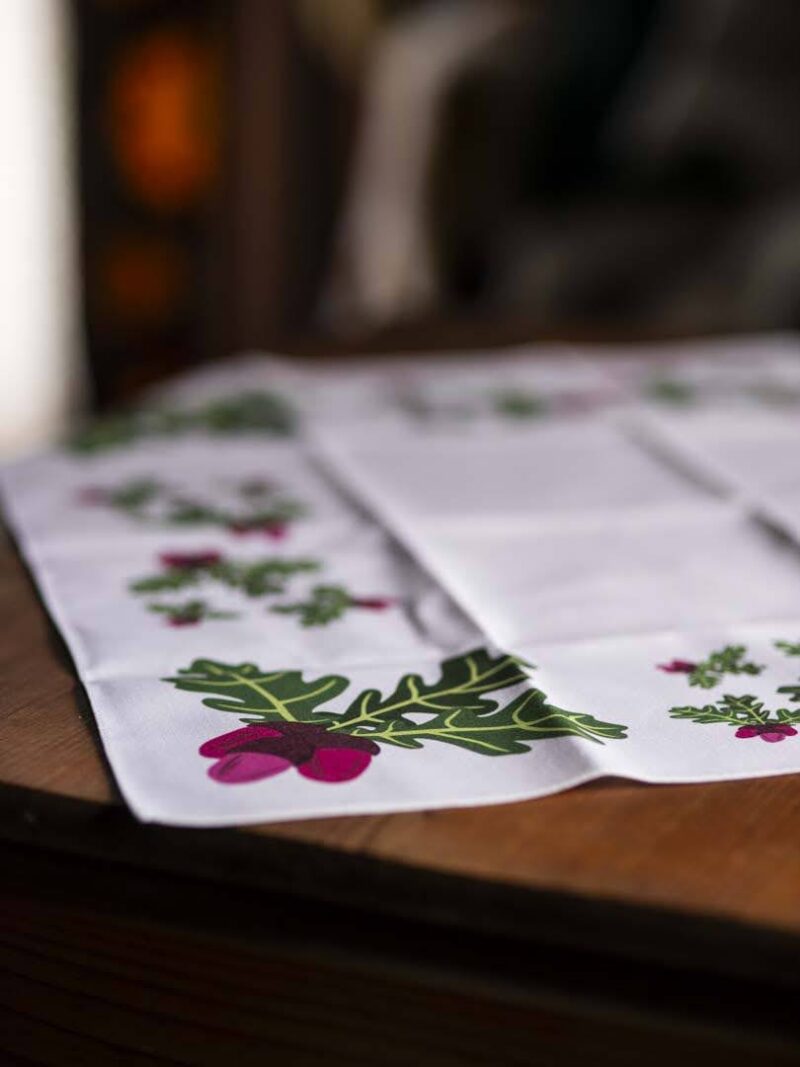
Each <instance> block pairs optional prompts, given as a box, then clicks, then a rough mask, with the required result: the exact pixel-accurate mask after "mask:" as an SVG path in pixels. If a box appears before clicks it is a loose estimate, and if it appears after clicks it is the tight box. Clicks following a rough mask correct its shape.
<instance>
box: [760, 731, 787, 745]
mask: <svg viewBox="0 0 800 1067" xmlns="http://www.w3.org/2000/svg"><path fill="white" fill-rule="evenodd" d="M759 736H760V738H761V740H762V741H769V742H770V743H771V744H774V743H775V742H776V741H785V740H786V734H782V733H777V732H776V731H774V730H770V731H769V732H768V733H763V734H759Z"/></svg>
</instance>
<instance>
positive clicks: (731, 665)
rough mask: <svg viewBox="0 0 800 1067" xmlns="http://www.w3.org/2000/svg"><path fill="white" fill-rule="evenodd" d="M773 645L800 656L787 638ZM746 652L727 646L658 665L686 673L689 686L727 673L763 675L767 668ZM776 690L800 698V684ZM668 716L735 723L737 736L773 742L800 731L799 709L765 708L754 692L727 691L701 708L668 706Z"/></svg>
mask: <svg viewBox="0 0 800 1067" xmlns="http://www.w3.org/2000/svg"><path fill="white" fill-rule="evenodd" d="M774 644H775V647H776V648H779V649H781V650H782V651H784V652H785V653H786V655H789V656H792V655H800V645H797V644H793V643H792V642H788V641H775V642H774ZM746 655H747V649H746V646H745V645H726V646H725V648H723V649H720V650H719V651H716V652H712V653H711V655H710V656H708V657H707V659H705V660H702V661H700V662H699V663H692V662H689V661H688V660H673V661H672V662H671V663H662V664H659V668H660V669H661V670H663V671H667V672H669V673H672V674H678V673H682V674H685V675H687V680H688V682H689V684H690V685H697V686H700V687H701V688H704V689H711V688H713V687H714V686H715V685H717V684H718V683H719V682H720V681H721V680H722V678H723V676H724V675H726V674H734V675H736V674H748V675H756V674H761V673H762V671H763V670H764V667H763V666H761V665H759V664H756V663H753V662H751V661H750V660H747V659H746V658H745V657H746ZM777 692H778V693H786V694H789V695H790V699H791V700H793V701H800V685H784V686H780V687H779V688H778V690H777ZM669 715H670V716H671V717H672V718H673V719H687V720H689V721H690V722H695V723H698V724H700V725H709V724H723V725H726V726H732V727H735V736H736V737H738V738H742V739H750V738H754V737H759V738H761V740H762V741H767V742H769V743H772V744H774V743H776V742H780V741H785V740H786V738H787V737H795V736H796V735H797V732H798V731H797V729H796V727H797V726H798V725H799V724H800V709H795V710H792V709H789V708H784V707H780V708H777V709H775V710H771V709H769V708H767V707H765V701H764V700H761V699H759V698H758V697H755V696H752V695H751V694H744V695H741V696H736V695H734V694H732V693H725V694H724V695H723V696H721V697H720V698H719V699H718V700H717V701H716V702H715V703H713V704H704V705H702V706H700V707H698V706H696V705H693V704H684V705H678V706H676V707H673V708H670V709H669Z"/></svg>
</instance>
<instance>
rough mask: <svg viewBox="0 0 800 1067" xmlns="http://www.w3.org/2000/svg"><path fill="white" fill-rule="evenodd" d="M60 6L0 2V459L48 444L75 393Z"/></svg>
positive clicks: (71, 201)
mask: <svg viewBox="0 0 800 1067" xmlns="http://www.w3.org/2000/svg"><path fill="white" fill-rule="evenodd" d="M69 45H70V41H69V25H68V9H67V4H66V3H65V2H64V0H2V2H0V455H2V456H3V457H4V458H5V457H8V456H9V455H12V454H15V453H18V452H22V451H24V450H26V449H28V448H33V447H36V446H38V445H42V444H46V443H47V442H49V441H51V440H52V439H53V438H54V437H56V436H57V435H58V434H59V432H60V431H61V430H62V428H63V425H64V421H65V419H66V416H67V413H68V409H69V406H70V404H71V403H73V402H74V400H75V398H76V396H77V395H78V392H79V388H78V386H79V382H78V380H77V379H78V368H79V361H78V319H77V292H78V271H77V259H76V249H75V233H74V228H75V225H74V205H75V197H74V190H73V183H72V171H73V168H72V158H71V157H72V143H71V142H72V137H71V125H70V124H71V117H72V111H73V102H72V98H71V88H72V86H71V77H70V73H71V72H70V68H69V62H70V49H69Z"/></svg>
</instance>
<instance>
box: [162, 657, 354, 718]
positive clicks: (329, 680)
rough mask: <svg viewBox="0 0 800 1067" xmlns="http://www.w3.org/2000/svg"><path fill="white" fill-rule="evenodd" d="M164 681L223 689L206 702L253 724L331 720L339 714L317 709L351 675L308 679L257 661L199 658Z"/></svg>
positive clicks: (178, 685) (344, 685)
mask: <svg viewBox="0 0 800 1067" xmlns="http://www.w3.org/2000/svg"><path fill="white" fill-rule="evenodd" d="M164 681H166V682H171V683H172V684H173V685H174V686H175V688H176V689H184V690H187V691H189V692H191V693H216V694H219V695H218V696H213V697H207V698H206V699H205V700H204V701H203V703H204V704H205V705H206V707H209V708H214V709H215V710H216V711H232V712H234V713H235V714H237V715H240V716H242V721H243V722H248V723H258V722H269V721H270V720H276V719H283V720H285V721H288V722H317V723H323V724H324V723H328V722H332V721H334V718H335V717H334V716H333V715H332V714H331V713H330V712H327V713H326V712H325V711H319V710H318V708H319V706H320V705H321V704H323V703H325V702H326V701H329V700H333V699H334V697H337V696H339V694H340V693H343V692H344V690H345V689H346V688H347V686H348V681H347V679H346V678H342V677H341V676H340V675H337V674H328V675H324V676H323V677H321V678H315V679H313V680H312V681H306V680H305V679H304V678H303V675H302V672H301V671H264V670H262V669H261V668H260V667H257V666H256V665H255V664H253V663H240V664H238V665H236V664H226V663H218V662H217V661H215V660H211V659H196V660H195V661H194V663H192V665H191V667H189V668H188V669H187V670H181V671H179V672H178V674H177V676H176V677H174V678H165V679H164Z"/></svg>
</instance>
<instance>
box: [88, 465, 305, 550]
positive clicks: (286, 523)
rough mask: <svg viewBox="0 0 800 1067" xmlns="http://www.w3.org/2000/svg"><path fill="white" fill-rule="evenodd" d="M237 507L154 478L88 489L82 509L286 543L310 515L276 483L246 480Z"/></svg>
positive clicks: (236, 494)
mask: <svg viewBox="0 0 800 1067" xmlns="http://www.w3.org/2000/svg"><path fill="white" fill-rule="evenodd" d="M229 489H230V490H231V491H232V493H229V494H228V495H232V497H233V501H231V502H228V503H225V502H220V501H219V500H217V501H214V502H208V501H206V500H203V499H199V498H197V497H195V496H193V495H191V494H189V493H186V492H182V491H180V490H177V489H175V488H173V487H171V486H169V485H167V484H165V483H163V482H160V481H158V480H157V479H155V478H151V477H140V478H131V479H128V480H127V481H126V482H123V483H122V484H121V485H117V486H113V487H108V486H98V485H92V486H86V487H84V488H83V489H81V490H80V491H79V493H78V503H79V504H81V505H83V506H87V507H105V508H110V509H111V510H113V511H116V512H118V513H119V514H121V515H125V516H126V517H127V518H129V519H132V520H134V521H135V522H141V523H149V524H155V525H160V526H179V527H184V528H190V527H194V526H217V527H221V528H223V529H225V530H228V531H229V532H230V533H233V534H237V535H239V536H245V535H250V534H256V535H261V536H263V537H266V538H268V539H270V540H272V541H282V540H285V538H286V537H287V536H288V535H289V532H290V530H291V526H292V524H293V523H294V522H296V521H297V520H298V519H302V518H305V517H306V515H307V514H308V509H307V508H306V506H305V505H304V504H301V503H300V501H298V500H296V499H294V498H293V497H291V496H289V495H287V494H286V493H285V492H283V490H281V489H280V487H279V486H277V485H276V484H275V483H273V482H268V481H264V480H256V479H247V480H245V481H243V482H239V483H234V484H233V485H232V486H230V487H229Z"/></svg>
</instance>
